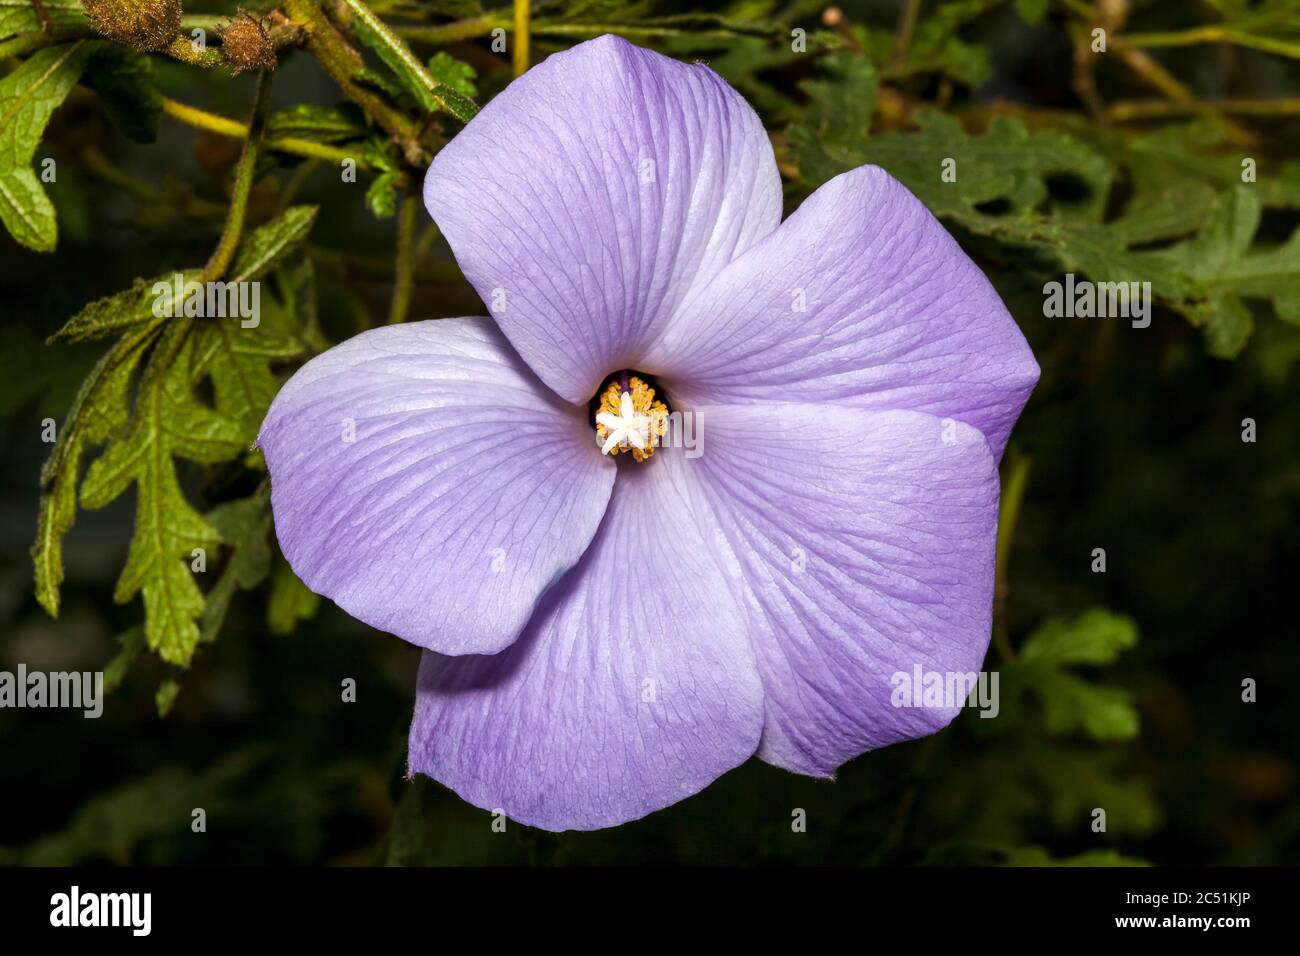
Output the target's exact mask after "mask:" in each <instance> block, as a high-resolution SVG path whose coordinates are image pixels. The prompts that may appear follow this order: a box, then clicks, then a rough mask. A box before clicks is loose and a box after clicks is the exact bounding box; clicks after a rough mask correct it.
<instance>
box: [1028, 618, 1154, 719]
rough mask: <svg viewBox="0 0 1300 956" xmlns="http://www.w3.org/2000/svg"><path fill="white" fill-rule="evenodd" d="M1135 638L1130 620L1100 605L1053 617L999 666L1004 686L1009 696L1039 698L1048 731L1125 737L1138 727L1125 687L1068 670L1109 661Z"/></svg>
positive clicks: (1132, 645) (1134, 626)
mask: <svg viewBox="0 0 1300 956" xmlns="http://www.w3.org/2000/svg"><path fill="white" fill-rule="evenodd" d="M1137 639H1138V633H1137V626H1136V625H1135V624H1134V623H1133V621H1132V620H1131V619H1130V618H1127V617H1124V616H1123V615H1120V614H1114V613H1112V612H1110V611H1106V610H1103V609H1100V608H1097V609H1093V610H1090V611H1087V612H1085V613H1084V614H1081V615H1079V616H1078V617H1076V618H1072V619H1063V618H1054V619H1052V620H1050V621H1047V622H1046V623H1045V624H1043V625H1042V626H1041V627H1039V628H1038V629H1037V630H1036V631H1034V633H1033V634H1031V635H1030V636H1029V637H1028V638H1027V639H1026V640H1025V643H1024V646H1023V648H1022V649H1021V654H1020V656H1019V657H1018V658H1016V659H1015V660H1013V661H1011V662H1010V663H1009V664H1007V665H1006V667H1005V668H1004V669H1003V671H1004V674H1005V675H1006V689H1007V691H1008V693H1009V694H1011V695H1013V696H1014V695H1017V694H1021V693H1023V692H1025V691H1028V692H1030V693H1032V694H1033V695H1034V696H1035V697H1037V698H1038V699H1039V701H1040V702H1041V704H1042V708H1043V725H1044V727H1045V728H1046V730H1047V732H1048V733H1050V734H1053V735H1057V736H1063V735H1066V734H1072V733H1076V732H1078V733H1082V734H1084V735H1085V736H1087V737H1090V738H1092V739H1093V740H1099V741H1108V740H1128V739H1130V738H1132V737H1134V736H1136V734H1137V732H1138V726H1139V722H1138V714H1137V710H1136V708H1134V706H1133V701H1132V697H1131V695H1130V694H1129V693H1128V691H1126V690H1123V689H1120V688H1116V687H1103V686H1099V685H1097V684H1094V683H1091V682H1090V681H1088V680H1085V679H1084V678H1082V677H1079V676H1077V675H1076V674H1074V673H1073V672H1071V671H1070V670H1069V669H1068V668H1069V667H1071V666H1073V665H1087V666H1105V665H1108V664H1113V663H1114V662H1115V660H1116V659H1117V658H1118V657H1119V655H1120V653H1121V652H1123V651H1125V650H1128V649H1130V648H1132V647H1134V646H1136V645H1137ZM1013 709H1014V704H1013Z"/></svg>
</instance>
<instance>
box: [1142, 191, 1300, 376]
mask: <svg viewBox="0 0 1300 956" xmlns="http://www.w3.org/2000/svg"><path fill="white" fill-rule="evenodd" d="M1262 214H1263V203H1262V201H1261V200H1260V198H1259V196H1258V195H1257V194H1256V192H1255V191H1254V190H1253V188H1252V187H1251V186H1248V185H1238V186H1236V187H1234V188H1233V189H1231V190H1229V191H1227V192H1226V193H1224V194H1223V195H1221V196H1220V197H1219V199H1218V201H1217V202H1216V203H1215V206H1214V208H1213V210H1212V211H1211V213H1210V218H1209V220H1208V221H1207V223H1206V225H1205V227H1204V229H1203V230H1202V231H1201V232H1200V233H1199V234H1198V235H1196V236H1195V237H1193V238H1192V239H1189V240H1187V241H1186V242H1183V243H1180V244H1179V245H1177V246H1174V247H1173V248H1171V249H1168V250H1165V251H1163V252H1161V253H1157V254H1154V255H1155V256H1156V258H1158V259H1160V260H1161V261H1164V262H1167V263H1170V264H1172V265H1174V266H1176V267H1177V268H1179V269H1182V270H1183V271H1185V272H1186V273H1187V274H1188V275H1190V276H1191V277H1192V278H1193V282H1194V292H1193V294H1192V295H1189V296H1187V297H1185V298H1184V299H1183V300H1182V301H1180V302H1178V303H1176V307H1177V308H1178V309H1179V311H1181V312H1182V313H1183V314H1184V315H1186V316H1187V318H1188V319H1189V320H1190V321H1191V322H1192V323H1193V324H1194V325H1197V326H1200V327H1202V328H1204V330H1205V334H1206V337H1207V341H1208V344H1209V349H1210V352H1211V354H1213V355H1218V356H1220V357H1223V358H1232V357H1234V356H1236V355H1237V354H1238V353H1240V351H1241V349H1242V348H1243V347H1244V346H1245V344H1246V341H1247V340H1248V339H1249V337H1250V333H1251V330H1252V329H1253V328H1254V319H1253V318H1252V316H1251V314H1250V309H1249V308H1248V307H1247V306H1246V304H1245V302H1244V301H1243V300H1244V299H1265V300H1268V301H1270V302H1271V303H1272V305H1273V308H1274V309H1275V310H1276V312H1277V316H1278V318H1280V319H1282V320H1283V321H1285V322H1291V323H1294V324H1300V229H1297V230H1296V231H1295V232H1293V233H1292V234H1291V237H1290V239H1288V240H1287V241H1286V242H1285V243H1282V244H1281V245H1278V246H1274V247H1272V248H1265V249H1256V248H1255V247H1254V237H1255V233H1256V231H1257V230H1258V229H1259V223H1260V218H1261V216H1262Z"/></svg>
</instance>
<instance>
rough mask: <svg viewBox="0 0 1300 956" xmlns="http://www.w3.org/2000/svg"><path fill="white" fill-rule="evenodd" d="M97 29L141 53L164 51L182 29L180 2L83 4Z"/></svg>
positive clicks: (100, 0)
mask: <svg viewBox="0 0 1300 956" xmlns="http://www.w3.org/2000/svg"><path fill="white" fill-rule="evenodd" d="M81 5H82V6H83V7H85V8H86V14H87V16H89V17H90V20H91V22H92V23H93V24H94V25H95V29H96V30H98V31H99V32H100V33H102V34H104V36H106V37H108V38H109V39H110V40H116V41H117V42H118V43H125V44H126V45H127V46H129V47H133V48H134V49H137V50H140V51H141V52H146V53H147V52H151V51H154V50H162V49H165V48H166V47H167V46H169V45H170V44H171V42H172V41H173V40H175V39H176V36H177V34H179V33H180V29H181V0H81Z"/></svg>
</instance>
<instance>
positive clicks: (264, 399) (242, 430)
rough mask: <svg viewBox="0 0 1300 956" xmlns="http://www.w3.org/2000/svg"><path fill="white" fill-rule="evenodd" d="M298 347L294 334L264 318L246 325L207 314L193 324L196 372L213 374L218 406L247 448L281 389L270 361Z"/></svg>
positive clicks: (290, 354)
mask: <svg viewBox="0 0 1300 956" xmlns="http://www.w3.org/2000/svg"><path fill="white" fill-rule="evenodd" d="M265 311H266V310H265V309H264V310H263V312H264V313H265ZM302 351H303V346H302V343H301V341H299V339H298V338H297V337H296V336H294V335H293V334H292V333H291V332H289V331H288V330H284V329H280V328H275V327H273V325H272V324H271V323H269V322H266V321H262V322H259V323H258V325H257V326H256V327H255V328H244V327H243V326H242V325H241V324H240V323H239V322H238V321H235V320H232V319H205V320H202V321H200V322H198V323H197V324H196V327H195V330H194V346H193V352H192V353H191V354H192V361H193V367H194V371H195V377H196V378H197V377H198V376H200V375H205V374H206V375H207V376H209V377H210V378H211V379H212V387H213V390H214V392H215V405H216V410H217V411H218V412H219V413H220V414H221V415H222V417H223V418H225V419H226V420H227V421H228V422H230V423H231V425H232V426H233V427H234V428H235V429H236V431H237V435H238V438H239V441H240V442H241V443H242V444H243V446H244V447H245V448H247V447H249V446H251V445H252V442H253V439H254V438H255V437H256V435H257V429H258V426H259V425H261V423H262V419H263V418H265V417H266V410H267V409H268V408H269V407H270V406H271V401H272V400H273V399H274V398H275V393H276V392H278V391H279V390H280V381H279V379H278V378H277V377H276V376H275V374H274V373H273V372H272V371H271V363H272V362H273V361H276V360H277V359H286V358H293V357H294V356H296V355H300V354H302Z"/></svg>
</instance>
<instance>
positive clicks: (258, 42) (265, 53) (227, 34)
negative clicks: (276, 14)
mask: <svg viewBox="0 0 1300 956" xmlns="http://www.w3.org/2000/svg"><path fill="white" fill-rule="evenodd" d="M221 49H222V51H223V52H224V53H225V56H226V62H227V63H229V64H230V65H231V66H232V67H234V70H235V72H236V73H242V72H244V71H245V70H252V71H258V70H274V69H275V67H276V59H275V45H274V44H273V43H271V38H270V37H268V36H267V35H266V29H265V28H264V27H263V26H262V23H261V21H260V20H258V19H257V18H256V17H254V16H252V15H251V14H249V13H244V12H242V11H241V12H240V14H239V16H238V17H236V18H235V19H234V20H231V21H230V23H228V24H226V25H225V26H224V27H222V28H221Z"/></svg>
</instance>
